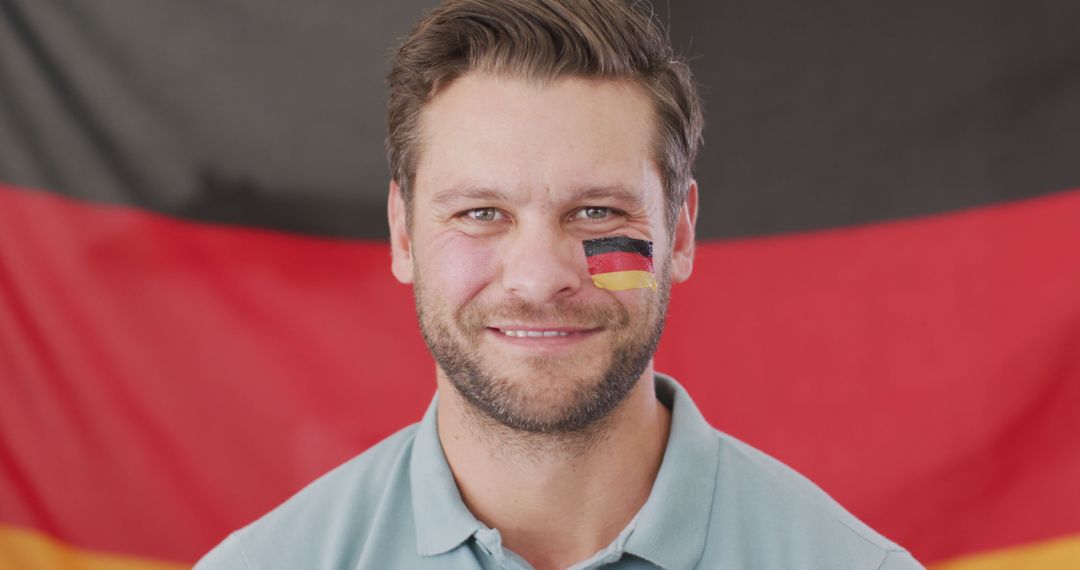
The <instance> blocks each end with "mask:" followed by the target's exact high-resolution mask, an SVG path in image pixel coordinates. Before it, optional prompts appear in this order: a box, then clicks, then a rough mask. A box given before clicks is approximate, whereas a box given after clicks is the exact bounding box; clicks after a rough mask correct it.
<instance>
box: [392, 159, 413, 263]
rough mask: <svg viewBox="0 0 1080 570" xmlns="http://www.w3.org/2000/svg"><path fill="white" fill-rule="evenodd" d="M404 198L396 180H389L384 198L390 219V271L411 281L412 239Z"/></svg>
mask: <svg viewBox="0 0 1080 570" xmlns="http://www.w3.org/2000/svg"><path fill="white" fill-rule="evenodd" d="M405 207H406V206H405V199H404V198H402V196H401V187H400V186H398V183H397V181H395V180H391V181H390V195H389V197H388V198H387V200H386V216H387V218H388V219H389V221H390V255H391V261H390V271H391V272H393V274H394V277H395V278H397V280H398V281H400V282H402V283H412V282H413V261H412V240H411V239H410V238H409V228H408V224H406V223H405V216H406V215H407V214H406V212H405Z"/></svg>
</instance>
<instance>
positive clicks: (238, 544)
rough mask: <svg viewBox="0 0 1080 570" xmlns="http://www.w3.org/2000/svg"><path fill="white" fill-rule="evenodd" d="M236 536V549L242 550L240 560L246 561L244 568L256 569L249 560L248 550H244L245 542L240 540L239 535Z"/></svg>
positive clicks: (248, 569)
mask: <svg viewBox="0 0 1080 570" xmlns="http://www.w3.org/2000/svg"><path fill="white" fill-rule="evenodd" d="M234 536H235V537H236V547H237V548H239V549H240V560H243V561H244V568H246V569H247V570H252V568H254V565H253V564H252V563H251V559H250V558H248V553H247V549H246V548H244V541H243V540H241V539H240V538H241V537H240V535H239V534H236V535H234Z"/></svg>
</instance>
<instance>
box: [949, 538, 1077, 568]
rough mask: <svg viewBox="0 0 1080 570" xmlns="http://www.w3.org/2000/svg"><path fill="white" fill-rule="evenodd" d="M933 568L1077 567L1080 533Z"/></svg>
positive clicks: (985, 553) (961, 558)
mask: <svg viewBox="0 0 1080 570" xmlns="http://www.w3.org/2000/svg"><path fill="white" fill-rule="evenodd" d="M928 568H929V569H930V570H1027V569H1028V568H1038V569H1039V570H1075V569H1076V568H1080V534H1077V535H1072V536H1067V537H1064V538H1058V539H1055V540H1047V541H1043V542H1035V543H1031V544H1023V545H1018V546H1013V547H1011V548H1003V549H1001V550H992V551H990V552H983V553H979V554H972V555H968V556H962V557H960V558H956V559H953V560H946V561H944V562H938V563H935V564H930V565H928Z"/></svg>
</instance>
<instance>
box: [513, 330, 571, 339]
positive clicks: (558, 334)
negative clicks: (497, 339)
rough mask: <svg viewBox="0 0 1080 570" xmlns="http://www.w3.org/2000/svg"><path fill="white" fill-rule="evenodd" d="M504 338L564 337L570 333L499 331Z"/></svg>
mask: <svg viewBox="0 0 1080 570" xmlns="http://www.w3.org/2000/svg"><path fill="white" fill-rule="evenodd" d="M499 332H501V333H503V334H504V335H506V336H518V337H520V336H531V337H544V336H566V335H568V334H570V333H568V332H563V331H523V330H500V331H499Z"/></svg>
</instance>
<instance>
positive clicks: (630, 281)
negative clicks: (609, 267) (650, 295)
mask: <svg viewBox="0 0 1080 570" xmlns="http://www.w3.org/2000/svg"><path fill="white" fill-rule="evenodd" d="M592 282H593V285H596V286H597V287H599V288H600V289H607V290H609V291H625V290H627V289H652V290H653V291H656V278H655V277H653V274H652V273H651V272H649V271H639V270H635V271H612V272H611V273H600V274H597V275H593V276H592Z"/></svg>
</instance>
